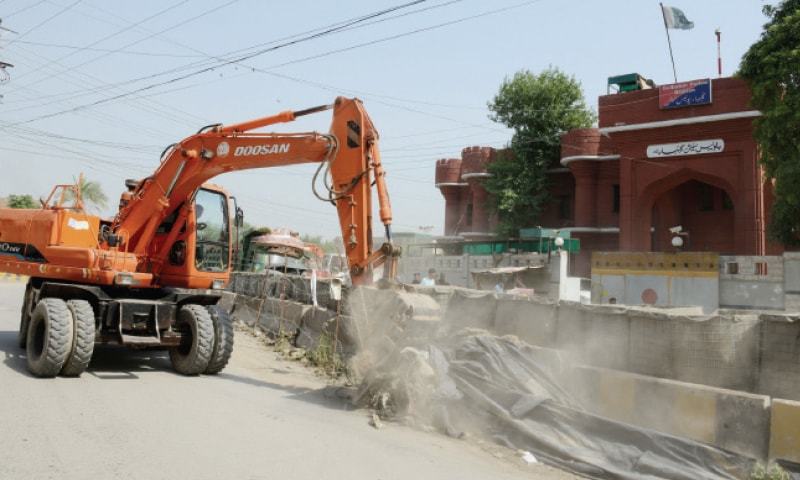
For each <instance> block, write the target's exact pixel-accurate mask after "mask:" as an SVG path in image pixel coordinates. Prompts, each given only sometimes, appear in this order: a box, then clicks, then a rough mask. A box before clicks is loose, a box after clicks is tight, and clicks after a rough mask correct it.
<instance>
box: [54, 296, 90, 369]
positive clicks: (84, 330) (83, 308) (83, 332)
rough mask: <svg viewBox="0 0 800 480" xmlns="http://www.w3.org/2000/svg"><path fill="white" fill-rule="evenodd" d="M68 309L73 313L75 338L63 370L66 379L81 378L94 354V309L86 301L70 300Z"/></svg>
mask: <svg viewBox="0 0 800 480" xmlns="http://www.w3.org/2000/svg"><path fill="white" fill-rule="evenodd" d="M67 308H69V311H70V312H71V313H72V320H73V332H74V334H73V336H72V348H71V349H70V354H69V357H67V361H66V362H65V363H64V368H62V369H61V375H63V376H65V377H79V376H80V375H81V373H83V372H84V370H86V367H88V366H89V361H90V360H91V359H92V353H94V333H95V326H94V309H93V308H92V304H90V303H89V302H87V301H86V300H68V301H67Z"/></svg>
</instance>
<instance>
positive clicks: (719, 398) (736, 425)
mask: <svg viewBox="0 0 800 480" xmlns="http://www.w3.org/2000/svg"><path fill="white" fill-rule="evenodd" d="M572 381H573V386H572V391H573V393H575V394H576V396H578V397H579V398H581V399H582V400H584V404H585V405H589V406H590V410H592V412H591V413H594V414H596V415H600V416H603V417H606V418H610V419H612V420H617V421H619V422H623V423H628V424H631V425H637V426H640V427H645V428H650V429H653V430H657V431H660V432H664V433H668V434H670V435H676V436H679V437H684V438H689V439H692V440H697V441H699V442H703V443H708V444H711V445H715V446H717V447H720V448H724V449H727V450H731V451H734V452H737V453H741V454H743V455H747V456H750V457H753V458H758V459H763V458H765V457H766V455H767V449H768V436H769V431H768V429H769V426H770V421H769V406H770V405H769V403H770V402H769V397H766V396H763V395H754V394H750V393H746V392H739V391H733V390H724V389H721V388H714V387H708V386H704V385H697V384H691V383H685V382H678V381H673V380H667V379H662V378H655V377H647V376H643V375H637V374H632V373H627V372H620V371H616V370H607V369H604V368H596V367H586V366H583V367H577V368H576V369H575V377H574V378H573V379H572ZM796 405H797V407H795V408H796V410H795V411H794V414H795V415H796V417H794V419H795V422H794V424H793V425H794V428H795V430H794V432H795V435H794V436H793V437H791V438H793V439H794V441H795V442H796V443H793V444H786V446H785V447H784V448H786V449H788V450H789V451H793V452H795V454H798V453H797V452H800V449H799V448H798V443H797V442H800V433H798V432H800V430H798V429H800V403H797V404H796ZM773 422H774V417H773ZM773 428H774V427H773ZM781 451H783V450H781ZM781 458H784V457H781ZM789 458H790V457H789Z"/></svg>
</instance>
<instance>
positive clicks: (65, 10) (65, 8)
mask: <svg viewBox="0 0 800 480" xmlns="http://www.w3.org/2000/svg"><path fill="white" fill-rule="evenodd" d="M81 1H82V0H76V1H75V2H73V3H71V4H69V5H67V6H66V7H64V8H62V9H61V10H59V11H57V12H56V13H54V14H53V15H50V16H49V17H47V18H45V19H44V20H42V21H41V22H39V23H37V24H36V25H34V26H33V27H31V28H29V29H28V30H26V31H25V32H23V33H21V34H19V36H18V37H15V38H14V39H12V40H11V41H9V42H8V44H9V45H11V44H12V43H14V42H16V41H18V40H20V39H22V38H25V37H26V36H27V35H28V34H29V33H31V32H33V31H34V30H36V29H37V28H40V27H42V26H43V25H46V24H47V23H48V22H50V21H51V20H53V19H55V18H57V17H59V16H61V15H63V14H64V13H66V12H68V11H70V10H71V9H72V8H74V7H75V6H76V5H78V4H79V3H81Z"/></svg>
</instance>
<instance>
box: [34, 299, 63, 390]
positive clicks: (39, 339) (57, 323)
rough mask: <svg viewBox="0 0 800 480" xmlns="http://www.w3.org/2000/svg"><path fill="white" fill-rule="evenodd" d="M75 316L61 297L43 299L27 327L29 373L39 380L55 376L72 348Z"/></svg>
mask: <svg viewBox="0 0 800 480" xmlns="http://www.w3.org/2000/svg"><path fill="white" fill-rule="evenodd" d="M72 323H73V322H72V313H70V311H69V308H67V303H66V302H65V301H64V300H61V299H60V298H43V299H42V300H40V301H39V303H38V304H37V305H36V308H35V309H34V310H33V314H32V315H31V318H30V324H29V325H28V338H27V344H26V350H27V352H26V356H27V357H28V370H29V371H30V372H31V373H32V374H34V375H36V376H37V377H55V376H56V375H58V372H60V371H61V368H62V367H63V366H64V362H66V361H67V357H68V356H69V352H70V349H71V348H72V335H73V333H72Z"/></svg>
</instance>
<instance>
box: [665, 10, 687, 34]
mask: <svg viewBox="0 0 800 480" xmlns="http://www.w3.org/2000/svg"><path fill="white" fill-rule="evenodd" d="M661 9H662V10H663V12H664V23H666V24H667V28H674V29H677V30H691V29H692V28H694V22H690V21H689V19H688V18H686V14H685V13H683V10H681V9H679V8H675V7H664V6H662V7H661Z"/></svg>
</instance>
